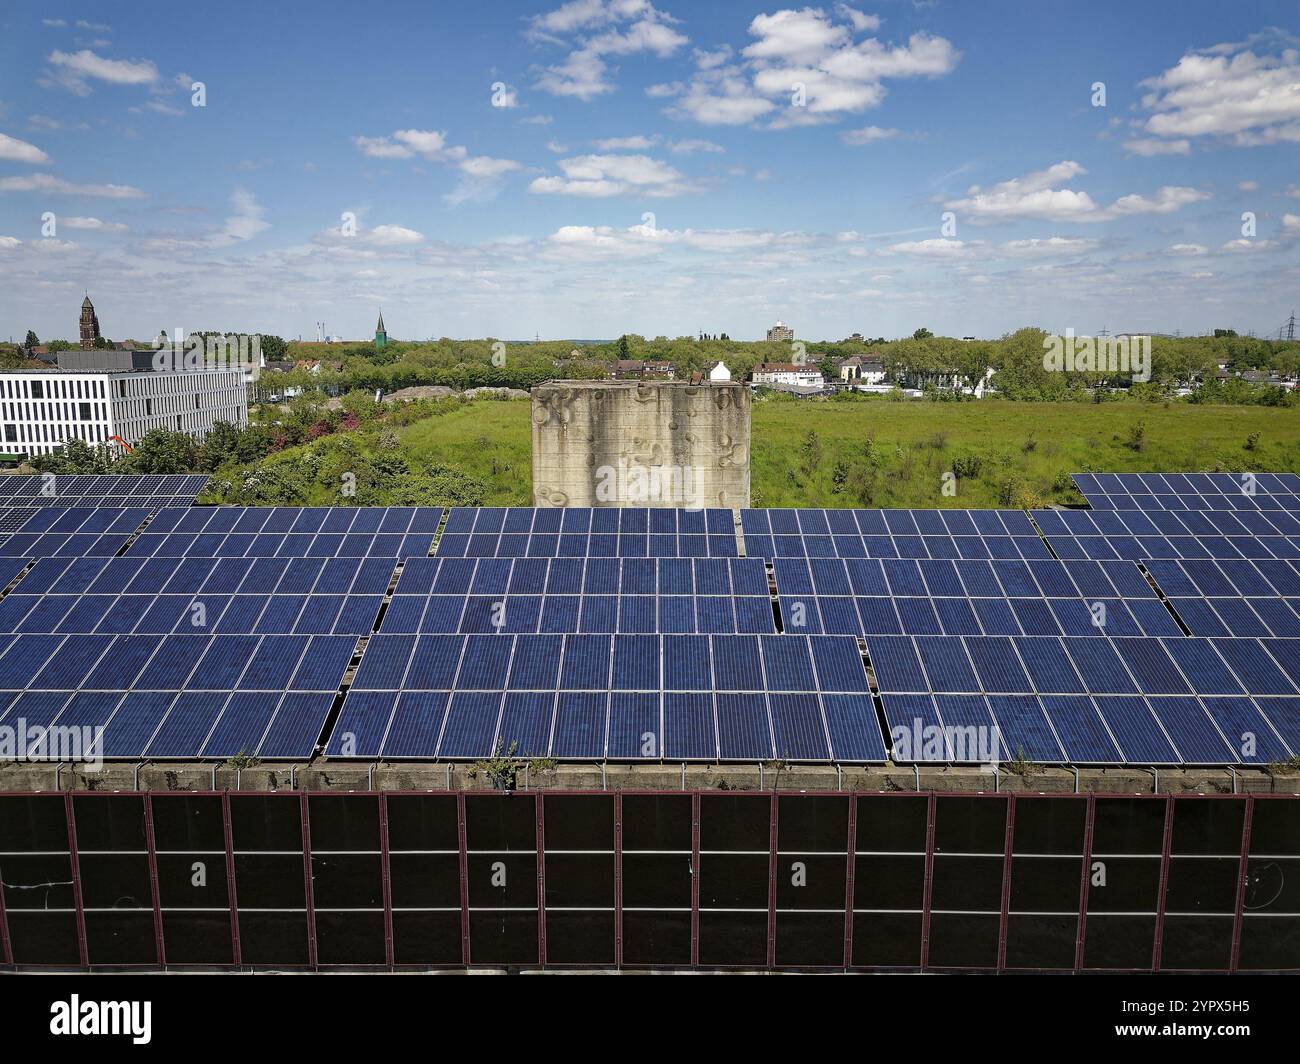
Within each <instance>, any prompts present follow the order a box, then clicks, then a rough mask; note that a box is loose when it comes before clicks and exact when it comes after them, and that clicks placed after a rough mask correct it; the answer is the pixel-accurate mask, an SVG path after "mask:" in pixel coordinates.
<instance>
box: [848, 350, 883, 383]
mask: <svg viewBox="0 0 1300 1064" xmlns="http://www.w3.org/2000/svg"><path fill="white" fill-rule="evenodd" d="M840 380H842V381H843V382H844V383H845V384H852V385H857V384H862V385H874V384H883V383H884V382H885V363H884V362H883V361H882V360H881V359H879V358H877V357H876V356H874V355H850V356H849V357H848V358H846V359H844V360H843V361H842V362H841V363H840Z"/></svg>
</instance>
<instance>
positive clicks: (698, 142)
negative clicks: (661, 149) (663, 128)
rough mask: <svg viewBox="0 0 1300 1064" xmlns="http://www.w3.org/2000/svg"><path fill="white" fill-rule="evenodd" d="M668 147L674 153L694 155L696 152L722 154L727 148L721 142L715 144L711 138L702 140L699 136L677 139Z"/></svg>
mask: <svg viewBox="0 0 1300 1064" xmlns="http://www.w3.org/2000/svg"><path fill="white" fill-rule="evenodd" d="M668 148H669V150H670V151H671V152H672V153H673V154H674V155H693V154H695V153H696V152H706V153H710V154H720V153H722V152H725V151H726V150H727V149H726V148H724V147H723V146H722V145H721V144H714V143H713V141H711V140H702V139H701V138H699V137H687V138H686V139H685V140H675V141H673V142H672V143H671V144H670V145H669V146H668Z"/></svg>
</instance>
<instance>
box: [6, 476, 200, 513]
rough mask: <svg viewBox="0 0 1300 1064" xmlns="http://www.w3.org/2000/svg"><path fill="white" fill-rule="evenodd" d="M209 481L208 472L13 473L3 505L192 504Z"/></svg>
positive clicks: (160, 505)
mask: <svg viewBox="0 0 1300 1064" xmlns="http://www.w3.org/2000/svg"><path fill="white" fill-rule="evenodd" d="M207 483H208V477H207V474H206V473H204V474H189V473H177V474H159V473H140V474H136V473H117V474H108V475H104V476H95V475H89V474H56V475H46V474H40V473H33V474H21V473H10V474H5V475H3V476H0V506H9V507H22V508H27V507H39V506H148V507H150V508H151V509H157V508H159V507H163V506H189V505H190V504H191V503H193V502H194V500H195V499H196V498H197V497H198V496H199V494H200V493H201V492H202V491H203V489H204V488H205V487H206V486H207Z"/></svg>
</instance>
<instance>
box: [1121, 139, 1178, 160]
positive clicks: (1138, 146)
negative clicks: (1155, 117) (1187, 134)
mask: <svg viewBox="0 0 1300 1064" xmlns="http://www.w3.org/2000/svg"><path fill="white" fill-rule="evenodd" d="M1121 146H1122V147H1123V149H1124V150H1125V151H1126V152H1128V153H1129V154H1130V155H1141V156H1144V157H1146V158H1148V159H1149V158H1151V157H1152V156H1153V155H1187V154H1188V153H1189V152H1190V151H1191V141H1187V140H1152V139H1149V138H1147V139H1138V140H1126V141H1125V142H1124V143H1123V145H1121Z"/></svg>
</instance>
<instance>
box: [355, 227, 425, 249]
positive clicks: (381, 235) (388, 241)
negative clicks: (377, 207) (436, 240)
mask: <svg viewBox="0 0 1300 1064" xmlns="http://www.w3.org/2000/svg"><path fill="white" fill-rule="evenodd" d="M364 236H365V237H366V238H367V240H368V241H369V242H370V243H372V244H378V245H379V246H381V247H402V246H405V245H410V244H420V243H423V242H424V234H423V233H421V232H418V231H417V230H415V229H406V228H404V227H403V226H400V225H377V226H375V227H374V228H373V229H371V230H369V231H368V232H367V233H365V234H364Z"/></svg>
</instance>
